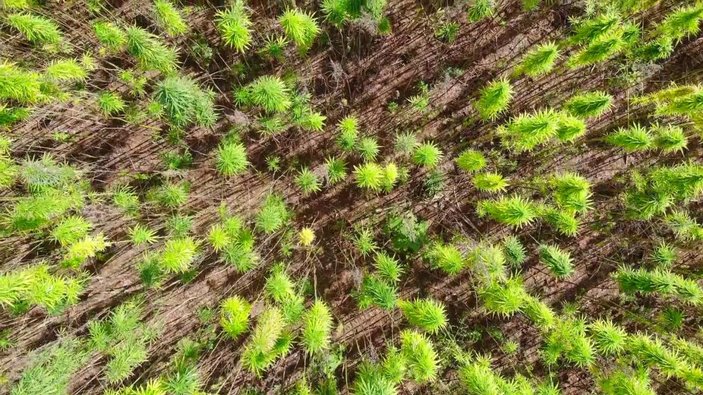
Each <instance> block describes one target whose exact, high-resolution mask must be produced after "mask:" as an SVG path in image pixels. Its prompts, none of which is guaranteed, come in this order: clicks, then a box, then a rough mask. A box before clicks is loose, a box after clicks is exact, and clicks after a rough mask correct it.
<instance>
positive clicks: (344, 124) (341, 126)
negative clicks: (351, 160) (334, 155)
mask: <svg viewBox="0 0 703 395" xmlns="http://www.w3.org/2000/svg"><path fill="white" fill-rule="evenodd" d="M337 129H338V130H339V136H338V137H337V144H338V145H339V147H340V148H341V149H342V150H343V151H352V150H353V149H354V148H355V147H356V144H357V140H358V139H359V121H358V120H357V119H356V117H354V116H347V117H344V118H342V120H341V121H339V123H338V124H337Z"/></svg>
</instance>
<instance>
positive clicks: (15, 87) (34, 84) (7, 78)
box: [0, 61, 44, 104]
mask: <svg viewBox="0 0 703 395" xmlns="http://www.w3.org/2000/svg"><path fill="white" fill-rule="evenodd" d="M43 98H44V95H43V93H42V91H41V80H40V76H39V74H38V73H35V72H32V71H25V70H22V69H20V68H19V67H17V66H16V65H15V64H13V63H8V62H6V61H3V62H2V63H0V99H3V100H12V101H15V102H18V103H21V104H34V103H37V102H39V101H40V100H42V99H43Z"/></svg>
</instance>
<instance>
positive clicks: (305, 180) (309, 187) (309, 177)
mask: <svg viewBox="0 0 703 395" xmlns="http://www.w3.org/2000/svg"><path fill="white" fill-rule="evenodd" d="M295 184H296V185H297V186H298V188H300V190H301V191H302V192H303V196H308V195H310V194H311V193H314V192H318V191H319V190H320V188H321V184H322V183H321V182H320V179H319V177H318V176H317V175H316V174H315V173H313V172H312V171H310V169H308V168H307V167H303V168H301V169H300V171H299V172H298V175H297V176H296V177H295Z"/></svg>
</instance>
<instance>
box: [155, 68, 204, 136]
mask: <svg viewBox="0 0 703 395" xmlns="http://www.w3.org/2000/svg"><path fill="white" fill-rule="evenodd" d="M213 96H214V93H213V92H211V91H208V90H203V89H202V88H200V86H198V84H197V83H196V82H195V81H194V80H193V79H191V78H188V77H182V76H171V77H166V78H165V79H164V80H162V81H161V82H160V83H159V84H158V86H157V87H156V90H155V91H154V100H155V101H156V102H157V103H159V104H160V105H161V106H162V107H163V109H164V112H165V114H166V116H167V117H168V120H169V121H170V122H171V124H173V125H174V126H175V127H181V128H182V127H186V126H189V125H191V124H196V125H200V126H212V125H214V124H215V121H216V120H217V115H216V114H215V109H214V105H213Z"/></svg>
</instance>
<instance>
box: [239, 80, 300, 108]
mask: <svg viewBox="0 0 703 395" xmlns="http://www.w3.org/2000/svg"><path fill="white" fill-rule="evenodd" d="M243 94H244V97H243V102H244V104H248V103H251V104H253V105H256V106H259V107H261V108H263V109H264V111H266V112H269V113H280V112H285V111H287V110H288V109H289V108H290V107H291V106H292V104H293V103H292V101H291V94H290V89H289V88H288V87H287V86H286V84H285V83H284V82H283V81H282V80H281V79H280V78H278V77H276V76H273V75H264V76H261V77H259V78H257V79H256V80H254V81H253V82H252V83H250V84H249V85H247V86H246V88H245V89H244V90H243Z"/></svg>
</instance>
